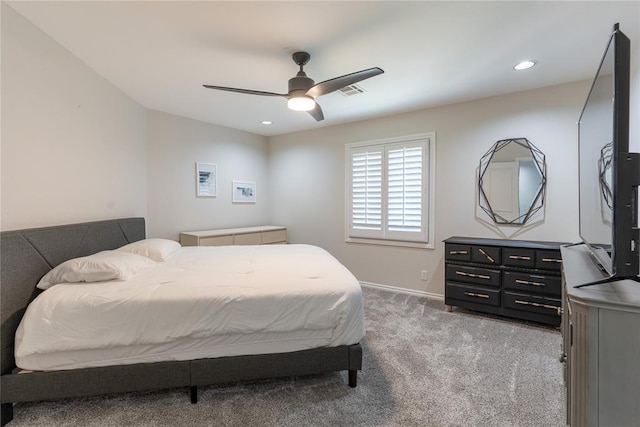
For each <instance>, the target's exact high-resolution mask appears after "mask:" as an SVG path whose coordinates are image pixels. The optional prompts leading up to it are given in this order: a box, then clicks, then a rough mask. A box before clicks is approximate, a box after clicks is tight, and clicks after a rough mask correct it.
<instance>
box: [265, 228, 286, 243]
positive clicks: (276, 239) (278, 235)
mask: <svg viewBox="0 0 640 427" xmlns="http://www.w3.org/2000/svg"><path fill="white" fill-rule="evenodd" d="M286 242H287V230H273V231H263V232H262V244H263V245H266V244H269V243H286Z"/></svg>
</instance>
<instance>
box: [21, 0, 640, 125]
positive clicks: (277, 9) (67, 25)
mask: <svg viewBox="0 0 640 427" xmlns="http://www.w3.org/2000/svg"><path fill="white" fill-rule="evenodd" d="M9 4H10V5H11V7H13V8H14V9H15V10H16V11H17V12H18V13H20V14H22V15H23V16H24V17H26V18H27V19H28V20H29V21H31V22H32V23H33V24H35V25H36V26H37V27H39V28H41V29H42V30H43V31H44V32H45V33H47V34H48V35H49V36H50V37H52V38H53V39H55V40H57V41H58V42H59V43H60V44H61V45H63V46H64V47H66V48H67V49H68V50H69V51H71V52H72V53H73V54H74V55H76V56H77V57H79V58H80V59H81V60H82V61H84V62H85V63H86V64H88V65H89V66H90V67H91V68H93V69H94V70H95V71H96V72H97V73H99V74H100V75H102V76H103V77H104V78H105V79H107V80H108V81H110V82H111V83H112V84H113V85H115V86H117V87H118V88H120V89H121V90H122V91H124V92H125V93H126V94H128V95H129V96H130V97H131V98H133V99H135V100H136V101H138V102H139V103H140V104H142V105H144V106H145V107H147V108H150V109H154V110H159V111H165V112H168V113H172V114H177V115H181V116H185V117H190V118H193V119H197V120H202V121H205V122H209V123H215V124H219V125H223V126H229V127H232V128H236V129H242V130H245V131H249V132H253V133H257V134H261V135H277V134H283V133H289V132H294V131H300V130H307V129H313V128H317V127H320V126H328V125H335V124H338V123H344V122H350V121H356V120H362V119H368V118H374V117H379V116H384V115H389V114H396V113H400V112H406V111H411V110H417V109H422V108H427V107H433V106H438V105H445V104H451V103H455V102H460V101H467V100H472V99H478V98H483V97H487V96H493V95H498V94H504V93H509V92H516V91H521V90H526V89H532V88H537V87H543V86H549V85H555V84H560V83H566V82H571V81H577V80H583V79H590V78H591V77H592V76H593V75H594V73H595V70H596V68H597V66H598V63H599V61H600V59H601V56H602V53H603V51H604V48H605V45H606V42H607V37H608V36H609V33H610V30H611V28H612V26H613V24H614V23H615V22H620V28H621V29H622V31H623V32H625V33H626V34H627V36H628V37H629V38H630V39H631V43H632V49H634V50H635V48H636V47H637V46H639V45H640V37H639V35H640V33H639V28H640V3H639V2H637V1H626V2H612V1H588V2H577V1H555V2H543V1H531V2H520V1H518V2H506V1H493V2H482V1H471V2H461V1H449V2H443V1H439V2H436V1H410V2H398V1H354V2H346V1H320V2H318V1H284V2H275V1H257V2H247V1H235V2H231V1H226V2H220V1H202V2H189V1H171V2H169V1H119V2H116V1H67V2H59V1H41V2H39V1H11V2H9ZM298 50H305V51H307V52H309V53H311V61H310V62H309V64H307V65H306V66H305V71H306V72H307V75H308V76H309V77H311V78H312V79H314V80H315V81H316V82H320V81H323V80H326V79H329V78H333V77H336V76H340V75H344V74H348V73H351V72H354V71H358V70H361V69H365V68H370V67H376V66H377V67H380V68H382V69H383V70H384V71H385V73H384V74H382V75H380V76H377V77H373V78H371V79H368V80H365V81H363V82H361V83H360V84H359V85H360V86H361V87H362V88H363V89H364V90H365V91H366V92H365V93H363V94H359V95H356V96H352V97H345V96H343V95H341V94H339V93H337V92H334V93H331V94H328V95H325V96H322V97H320V98H318V102H319V104H320V105H321V106H322V109H323V111H324V115H325V120H324V121H322V122H316V121H315V120H314V119H313V118H312V117H311V116H310V115H309V114H307V113H301V112H294V111H291V110H289V109H288V108H287V106H286V100H285V99H284V98H276V97H259V96H254V95H246V94H238V93H228V92H221V91H215V90H210V89H205V88H203V87H202V84H211V85H218V86H231V87H238V88H247V89H254V90H261V91H269V92H277V93H286V91H287V81H288V79H289V78H291V77H293V76H294V75H295V73H296V72H297V71H298V67H297V65H296V64H294V62H293V61H292V60H291V54H292V53H293V52H295V51H298ZM636 57H637V55H636ZM526 58H532V59H535V60H536V61H538V65H537V66H536V67H534V68H533V69H530V70H527V71H521V72H515V71H513V70H512V67H513V66H514V65H515V64H516V63H517V62H519V61H520V60H522V59H526ZM262 120H271V121H273V124H272V125H269V126H266V125H262V124H261V121H262Z"/></svg>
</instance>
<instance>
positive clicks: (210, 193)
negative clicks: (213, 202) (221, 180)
mask: <svg viewBox="0 0 640 427" xmlns="http://www.w3.org/2000/svg"><path fill="white" fill-rule="evenodd" d="M217 195H218V183H217V177H216V165H213V164H211V163H196V196H197V197H216V196H217Z"/></svg>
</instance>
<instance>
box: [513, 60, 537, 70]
mask: <svg viewBox="0 0 640 427" xmlns="http://www.w3.org/2000/svg"><path fill="white" fill-rule="evenodd" d="M534 65H536V61H534V60H532V59H527V60H526V61H522V62H521V63H519V64H518V65H516V66H515V67H513V69H514V70H516V71H522V70H526V69H529V68H531V67H533V66H534Z"/></svg>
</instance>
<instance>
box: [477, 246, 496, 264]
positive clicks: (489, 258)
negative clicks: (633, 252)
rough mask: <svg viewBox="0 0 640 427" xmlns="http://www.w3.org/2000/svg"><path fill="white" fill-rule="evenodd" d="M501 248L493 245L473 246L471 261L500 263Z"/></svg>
mask: <svg viewBox="0 0 640 427" xmlns="http://www.w3.org/2000/svg"><path fill="white" fill-rule="evenodd" d="M501 261H502V260H501V258H500V248H496V247H493V246H472V247H471V262H478V263H481V264H495V265H500V262H501Z"/></svg>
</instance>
